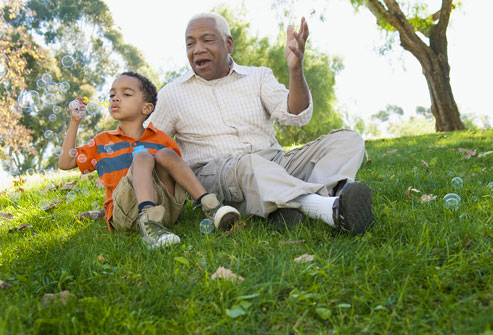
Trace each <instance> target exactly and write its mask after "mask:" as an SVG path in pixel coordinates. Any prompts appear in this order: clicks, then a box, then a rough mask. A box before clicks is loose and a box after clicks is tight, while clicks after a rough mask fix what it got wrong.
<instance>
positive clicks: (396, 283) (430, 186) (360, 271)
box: [0, 130, 493, 334]
mask: <svg viewBox="0 0 493 335" xmlns="http://www.w3.org/2000/svg"><path fill="white" fill-rule="evenodd" d="M492 143H493V130H488V131H484V132H475V133H473V132H460V133H454V134H445V135H444V134H442V135H438V134H432V135H426V136H419V137H407V138H400V139H392V140H377V141H370V142H369V143H368V144H367V150H368V154H369V158H370V162H365V163H363V166H362V168H361V170H360V172H359V174H358V179H359V180H361V181H364V182H366V183H368V184H369V185H370V186H371V188H372V190H373V192H374V212H375V214H376V224H375V227H374V229H373V230H372V231H371V232H370V233H367V234H366V235H365V236H360V237H352V236H348V235H344V234H339V233H337V232H335V231H334V230H332V229H330V228H329V227H327V226H326V225H324V224H323V223H322V222H316V221H309V220H307V221H306V222H305V223H304V224H303V225H302V226H301V227H300V228H299V229H297V230H294V231H289V232H281V233H279V232H275V231H273V230H271V229H269V227H267V226H265V225H264V223H263V222H262V221H255V220H252V219H248V220H247V227H246V228H245V229H244V230H242V231H239V232H237V233H235V234H233V235H231V236H227V235H225V234H222V233H217V234H216V233H214V234H212V235H208V236H204V235H202V234H201V233H200V232H199V229H198V223H199V221H200V220H201V218H202V215H201V213H200V211H197V210H193V209H192V207H191V205H190V204H189V205H188V206H187V209H186V212H185V214H184V216H182V218H181V220H180V223H179V224H178V225H177V226H175V227H174V231H175V232H177V233H178V234H179V235H180V236H181V237H182V244H181V245H179V246H176V247H172V248H168V249H164V250H147V249H146V248H145V247H144V246H143V245H142V244H141V243H140V240H139V236H138V235H137V234H131V233H127V234H123V233H114V234H110V233H108V232H107V230H106V227H105V224H104V222H103V221H102V220H100V221H96V222H91V221H89V222H88V221H79V220H74V215H75V214H77V213H80V212H83V211H85V210H88V209H91V204H92V203H93V202H94V201H102V199H103V194H102V190H100V189H98V188H97V187H96V186H95V184H94V182H93V181H92V180H89V179H86V180H83V181H81V182H79V186H80V187H81V190H79V191H78V192H77V194H78V197H77V199H76V200H75V201H72V202H64V203H62V204H60V205H59V206H58V207H57V208H56V209H55V210H53V211H51V212H44V211H41V210H40V209H39V206H38V204H39V202H40V200H42V199H48V200H54V199H62V198H63V197H64V196H65V194H66V191H61V190H56V191H49V192H47V193H46V194H43V193H42V192H40V191H41V190H43V189H44V188H45V187H46V185H47V184H48V183H49V182H50V181H54V182H55V183H60V182H61V179H63V180H74V179H78V178H79V175H78V174H76V173H69V174H66V173H65V174H61V173H60V174H57V175H54V176H37V177H35V176H33V177H30V178H29V179H28V181H27V182H26V183H25V184H24V185H23V186H22V187H23V188H24V193H22V196H21V198H20V200H19V201H18V202H17V203H13V202H12V201H11V198H12V192H13V191H14V190H15V188H14V187H12V189H11V190H10V191H9V192H7V193H4V194H3V196H2V197H0V211H1V212H8V213H12V214H15V215H16V217H15V218H13V219H10V220H2V221H0V280H3V281H5V282H7V283H9V284H10V285H11V286H12V288H10V289H2V288H0V334H32V333H39V334H57V333H60V334H78V333H80V334H82V333H83V334H91V333H94V334H103V333H104V334H121V333H132V334H139V333H145V334H189V333H206V334H242V333H247V334H257V333H258V334H263V333H265V334H290V333H303V334H313V333H320V334H327V333H334V334H354V333H369V334H386V333H392V334H418V333H419V334H427V333H429V334H491V331H490V329H491V328H493V305H492V300H493V249H492V244H491V241H492V236H493V218H492V214H493V190H492V189H490V188H488V187H487V184H488V183H489V182H493V163H492V162H493V154H492V155H488V156H485V157H482V158H478V157H472V158H470V159H464V158H463V157H464V156H465V155H466V154H465V153H464V152H459V151H458V150H457V149H458V148H467V149H472V150H477V153H480V152H486V151H491V150H493V146H492ZM394 149H397V151H395V152H391V150H394ZM389 152H390V153H389ZM384 154H386V155H384ZM382 156H383V157H382ZM422 161H425V162H426V163H428V164H429V165H430V167H429V168H428V167H426V166H425V164H424V163H423V162H422ZM455 176H460V177H462V178H463V180H464V187H463V188H462V189H459V190H454V189H453V188H452V186H451V184H450V180H451V179H452V178H453V177H455ZM409 186H413V187H414V188H416V189H418V190H420V191H421V193H414V195H413V197H412V199H410V198H408V197H407V196H406V194H405V191H406V189H407V188H408V187H409ZM84 187H86V188H88V189H89V195H87V196H84V195H83V194H82V188H84ZM454 191H455V192H456V193H458V194H459V195H460V196H461V197H462V202H461V207H460V209H459V210H458V211H456V212H453V211H449V210H447V209H445V208H444V207H443V204H442V201H441V198H442V197H443V196H444V195H445V194H447V193H450V192H454ZM423 193H426V194H433V195H437V200H435V201H432V202H429V203H422V202H420V201H419V200H418V199H419V197H420V196H421V194H423ZM23 223H29V224H31V225H32V228H31V229H29V228H28V229H23V230H19V231H15V232H14V233H8V230H9V229H12V228H14V227H16V226H19V225H20V224H23ZM33 230H34V231H35V232H36V233H35V232H34V231H33ZM288 240H304V241H305V242H304V243H284V242H285V241H288ZM302 254H311V255H315V258H314V260H313V261H312V262H309V263H296V262H294V261H293V260H294V258H295V257H298V256H300V255H302ZM219 266H224V267H226V268H229V269H231V270H232V271H234V272H235V273H236V274H238V275H241V276H243V277H244V278H245V280H244V281H242V282H241V283H232V282H228V281H222V280H211V278H210V277H211V275H212V274H213V273H214V272H215V270H216V269H217V268H218V267H219ZM62 290H69V291H70V292H71V293H72V294H73V295H75V296H76V299H73V300H71V301H70V302H69V303H68V304H67V305H65V306H64V305H61V304H54V305H52V306H51V307H44V306H43V304H42V303H41V301H42V298H43V295H44V294H46V293H58V292H60V291H62ZM241 314H242V315H241Z"/></svg>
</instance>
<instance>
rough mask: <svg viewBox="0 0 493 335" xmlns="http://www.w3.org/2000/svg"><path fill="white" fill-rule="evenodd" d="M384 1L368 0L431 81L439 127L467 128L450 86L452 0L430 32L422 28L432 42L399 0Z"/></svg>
mask: <svg viewBox="0 0 493 335" xmlns="http://www.w3.org/2000/svg"><path fill="white" fill-rule="evenodd" d="M383 1H384V3H385V6H387V8H385V6H384V4H383V3H381V2H380V0H366V5H367V7H368V8H369V9H370V11H371V12H372V13H373V14H374V15H375V17H376V18H377V20H380V19H382V18H383V19H385V20H386V21H387V22H388V23H389V24H390V25H392V27H394V28H395V30H397V31H398V32H399V37H400V41H401V45H402V47H403V48H404V49H406V50H407V51H409V52H410V53H412V54H413V56H414V57H416V58H417V59H418V61H419V62H420V64H421V67H422V69H423V75H424V76H425V78H426V82H427V83H428V90H429V92H430V98H431V112H432V114H433V116H434V117H435V129H436V131H453V130H462V129H466V127H465V126H464V123H462V121H461V119H460V115H459V110H458V108H457V104H456V103H455V99H454V95H453V93H452V87H451V86H450V66H449V64H448V56H447V36H446V30H447V26H448V22H449V17H450V13H451V11H452V7H453V5H452V0H442V7H441V9H440V11H439V12H437V13H436V14H435V15H438V16H437V17H438V23H437V24H432V25H431V27H430V30H429V31H428V32H426V31H421V30H420V31H421V32H422V33H423V34H424V35H425V36H426V37H428V38H429V41H430V45H429V46H428V45H426V44H425V43H424V42H423V40H422V39H421V38H420V37H419V36H418V35H417V34H416V31H415V29H414V27H413V26H412V25H411V24H410V23H409V21H408V20H407V18H406V17H405V15H404V13H403V12H402V11H401V9H400V7H399V4H398V3H397V1H396V0H383Z"/></svg>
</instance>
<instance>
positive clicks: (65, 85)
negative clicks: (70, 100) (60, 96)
mask: <svg viewBox="0 0 493 335" xmlns="http://www.w3.org/2000/svg"><path fill="white" fill-rule="evenodd" d="M58 87H59V91H60V92H62V93H67V92H68V90H70V84H69V83H67V82H66V81H62V82H61V83H58Z"/></svg>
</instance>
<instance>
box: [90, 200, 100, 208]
mask: <svg viewBox="0 0 493 335" xmlns="http://www.w3.org/2000/svg"><path fill="white" fill-rule="evenodd" d="M91 207H92V209H93V210H96V209H99V202H97V201H94V202H93V203H92V204H91Z"/></svg>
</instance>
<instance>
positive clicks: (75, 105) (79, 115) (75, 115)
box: [68, 97, 87, 123]
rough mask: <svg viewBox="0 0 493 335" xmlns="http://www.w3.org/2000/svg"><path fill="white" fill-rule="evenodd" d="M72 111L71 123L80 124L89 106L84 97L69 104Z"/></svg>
mask: <svg viewBox="0 0 493 335" xmlns="http://www.w3.org/2000/svg"><path fill="white" fill-rule="evenodd" d="M68 107H69V110H70V116H71V121H75V122H76V123H80V121H81V120H82V119H83V118H84V116H85V115H86V110H87V105H86V104H85V101H84V99H83V98H82V97H77V98H76V99H75V100H72V101H71V102H70V103H69V104H68Z"/></svg>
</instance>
